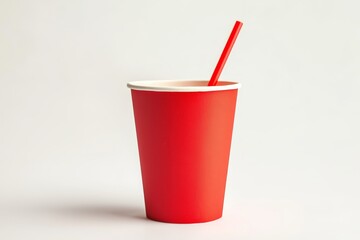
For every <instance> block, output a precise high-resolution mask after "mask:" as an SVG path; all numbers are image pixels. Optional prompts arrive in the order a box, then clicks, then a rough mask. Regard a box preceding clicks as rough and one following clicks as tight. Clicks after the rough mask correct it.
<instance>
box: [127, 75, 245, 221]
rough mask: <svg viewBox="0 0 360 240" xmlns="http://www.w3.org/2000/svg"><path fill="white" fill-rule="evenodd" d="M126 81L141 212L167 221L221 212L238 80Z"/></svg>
mask: <svg viewBox="0 0 360 240" xmlns="http://www.w3.org/2000/svg"><path fill="white" fill-rule="evenodd" d="M207 83H208V81H170V80H169V81H139V82H130V83H128V87H129V88H131V94H132V101H133V108H134V115H135V124H136V133H137V140H138V148H139V155H140V165H141V174H142V182H143V189H144V198H145V208H146V215H147V217H148V218H149V219H152V220H156V221H162V222H171V223H199V222H207V221H212V220H215V219H218V218H220V217H221V216H222V211H223V203H224V193H225V185H226V176H227V170H228V162H229V154H230V146H231V137H232V131H233V123H234V114H235V106H236V97H237V92H238V88H239V84H238V83H236V82H225V81H221V82H218V85H217V86H207Z"/></svg>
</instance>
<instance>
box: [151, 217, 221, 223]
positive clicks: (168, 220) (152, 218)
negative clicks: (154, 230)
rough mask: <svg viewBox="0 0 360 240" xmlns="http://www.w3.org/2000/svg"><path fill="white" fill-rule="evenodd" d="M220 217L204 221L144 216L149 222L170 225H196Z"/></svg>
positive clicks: (216, 218)
mask: <svg viewBox="0 0 360 240" xmlns="http://www.w3.org/2000/svg"><path fill="white" fill-rule="evenodd" d="M221 217H222V215H220V216H216V217H213V218H204V219H200V218H198V219H160V218H156V217H152V216H149V215H146V218H147V219H149V220H151V221H156V222H161V223H172V224H196V223H207V222H212V221H215V220H218V219H220V218H221Z"/></svg>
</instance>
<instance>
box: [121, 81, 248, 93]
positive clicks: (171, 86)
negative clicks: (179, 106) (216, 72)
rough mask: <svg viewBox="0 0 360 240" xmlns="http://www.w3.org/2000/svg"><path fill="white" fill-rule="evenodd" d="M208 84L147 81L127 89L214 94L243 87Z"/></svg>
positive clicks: (230, 82)
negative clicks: (214, 92)
mask: <svg viewBox="0 0 360 240" xmlns="http://www.w3.org/2000/svg"><path fill="white" fill-rule="evenodd" d="M208 82H209V80H146V81H131V82H128V83H127V87H128V88H130V89H132V90H141V91H155V92H213V91H223V90H234V89H239V88H240V87H241V84H240V83H238V82H234V81H218V84H217V85H216V86H207V84H208Z"/></svg>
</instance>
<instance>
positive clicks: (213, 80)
mask: <svg viewBox="0 0 360 240" xmlns="http://www.w3.org/2000/svg"><path fill="white" fill-rule="evenodd" d="M242 25H243V24H242V22H239V21H236V22H235V25H234V28H233V30H232V31H231V34H230V36H229V39H228V41H227V43H226V45H225V48H224V50H223V52H222V54H221V56H220V59H219V61H218V63H217V65H216V67H215V70H214V73H213V75H212V76H211V79H210V81H209V84H208V86H215V85H216V84H217V82H218V79H219V76H220V74H221V71H222V69H223V68H224V65H225V63H226V60H227V58H228V57H229V54H230V52H231V49H232V47H233V45H234V43H235V41H236V38H237V36H238V34H239V32H240V29H241V27H242Z"/></svg>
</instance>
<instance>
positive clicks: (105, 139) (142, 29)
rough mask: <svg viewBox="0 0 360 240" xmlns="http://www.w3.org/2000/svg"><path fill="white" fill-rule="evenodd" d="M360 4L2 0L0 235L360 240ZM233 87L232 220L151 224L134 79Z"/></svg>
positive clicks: (319, 0) (227, 214) (228, 209)
mask: <svg viewBox="0 0 360 240" xmlns="http://www.w3.org/2000/svg"><path fill="white" fill-rule="evenodd" d="M359 8H360V5H359V4H358V1H356V0H352V1H351V0H345V1H340V0H338V1H325V0H305V1H285V0H273V1H250V0H248V1H244V0H236V1H235V0H233V1H225V0H224V1H205V0H202V1H194V0H192V1H190V0H185V1H179V0H177V1H175V0H174V1H165V0H162V1H136V0H120V1H116V0H103V1H95V0H92V1H80V0H63V1H47V0H34V1H25V0H23V1H21V0H11V1H10V0H0V239H4V240H5V239H6V240H7V239H25V238H26V239H37V240H41V239H76V240H81V239H87V240H91V239H145V238H149V239H190V238H191V239H220V238H221V239H359V238H360V230H359V225H360V221H359V214H360V207H359V202H360V193H359V182H360V177H359V170H360V163H359V160H360V137H359V136H360V127H359V122H360V94H359V93H360V27H359V24H360V15H359ZM235 20H240V21H243V22H244V26H243V29H242V31H241V32H240V34H239V37H238V40H237V42H236V44H235V46H234V48H233V51H232V53H231V55H230V57H229V60H228V63H227V65H226V67H225V69H224V71H223V74H222V77H221V78H222V79H226V80H234V81H239V82H241V83H242V85H243V87H242V89H241V91H240V93H239V97H238V105H237V113H236V120H235V128H234V134H233V145H232V150H231V158H230V166H229V176H228V185H227V192H226V198H225V206H224V215H223V218H222V219H220V220H218V221H214V222H211V223H205V224H192V225H176V224H175V225H174V224H164V223H158V222H153V221H149V220H146V219H145V218H144V203H143V195H142V186H141V177H140V168H139V160H138V155H137V145H136V138H135V127H134V121H133V115H132V114H133V113H132V105H131V98H130V91H129V90H128V89H127V88H126V82H128V81H132V80H146V79H208V78H209V77H210V76H211V73H212V70H213V68H214V67H215V65H216V62H217V60H218V57H219V55H220V53H221V51H222V48H223V46H224V45H225V42H226V40H227V37H228V35H229V33H230V31H231V28H232V27H233V24H234V22H235Z"/></svg>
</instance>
